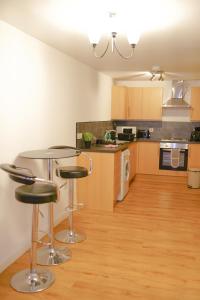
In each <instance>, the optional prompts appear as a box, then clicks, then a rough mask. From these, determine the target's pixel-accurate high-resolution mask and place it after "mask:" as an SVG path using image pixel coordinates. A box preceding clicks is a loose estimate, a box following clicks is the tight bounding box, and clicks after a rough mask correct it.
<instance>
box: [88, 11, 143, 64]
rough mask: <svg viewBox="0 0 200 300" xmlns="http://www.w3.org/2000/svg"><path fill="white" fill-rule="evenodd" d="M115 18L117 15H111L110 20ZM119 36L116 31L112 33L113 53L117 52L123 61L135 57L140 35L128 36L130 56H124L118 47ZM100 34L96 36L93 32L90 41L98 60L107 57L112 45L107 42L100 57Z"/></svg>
mask: <svg viewBox="0 0 200 300" xmlns="http://www.w3.org/2000/svg"><path fill="white" fill-rule="evenodd" d="M114 16H116V14H115V13H109V18H113V17H114ZM117 35H118V33H117V32H116V31H112V32H111V53H114V52H115V51H116V52H117V53H118V54H119V56H120V57H122V58H123V59H129V58H131V57H132V56H133V52H134V49H135V46H136V44H137V42H138V40H139V34H137V35H136V34H134V35H133V34H132V33H131V34H130V33H129V35H128V41H129V46H130V54H129V55H127V56H126V55H124V54H123V53H122V52H121V51H120V49H119V47H118V45H117V41H116V38H117ZM99 36H100V35H99V33H97V34H95V33H94V32H93V34H92V35H90V36H89V40H90V43H91V45H92V48H93V53H94V56H95V57H96V58H102V57H104V56H105V54H106V53H107V51H108V48H109V45H110V41H109V40H108V41H107V44H106V47H105V50H104V51H103V52H102V53H101V55H98V54H97V52H96V47H97V46H98V44H99Z"/></svg>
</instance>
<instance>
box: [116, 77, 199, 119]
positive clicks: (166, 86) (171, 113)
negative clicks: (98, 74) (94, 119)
mask: <svg viewBox="0 0 200 300" xmlns="http://www.w3.org/2000/svg"><path fill="white" fill-rule="evenodd" d="M117 84H118V85H123V86H128V87H162V88H163V103H165V102H166V101H167V100H168V99H170V98H171V91H172V81H170V80H165V81H119V82H117ZM185 85H186V86H187V93H186V95H185V100H186V102H188V103H190V96H191V87H192V86H200V80H191V81H185ZM162 121H176V122H190V110H189V109H185V108H178V109H177V108H164V109H163V113H162Z"/></svg>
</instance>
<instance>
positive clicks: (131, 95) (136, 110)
mask: <svg viewBox="0 0 200 300" xmlns="http://www.w3.org/2000/svg"><path fill="white" fill-rule="evenodd" d="M127 98H128V119H132V120H137V119H138V120H141V119H142V88H128V89H127Z"/></svg>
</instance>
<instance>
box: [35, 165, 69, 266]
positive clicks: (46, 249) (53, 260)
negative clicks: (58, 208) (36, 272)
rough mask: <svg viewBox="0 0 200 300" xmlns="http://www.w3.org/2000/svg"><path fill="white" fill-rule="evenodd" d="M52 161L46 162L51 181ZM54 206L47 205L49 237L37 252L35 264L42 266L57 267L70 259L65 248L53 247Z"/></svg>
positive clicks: (51, 204)
mask: <svg viewBox="0 0 200 300" xmlns="http://www.w3.org/2000/svg"><path fill="white" fill-rule="evenodd" d="M52 174H53V164H52V160H51V159H49V160H48V179H49V180H52V179H53V175H52ZM53 205H54V204H53V203H49V236H50V241H49V243H48V245H47V246H43V247H40V248H39V249H38V251H37V263H38V264H39V265H43V266H49V265H58V264H61V263H64V262H66V261H68V260H70V259H71V251H70V250H69V249H68V248H66V247H54V228H53V227H54V214H53V211H54V206H53Z"/></svg>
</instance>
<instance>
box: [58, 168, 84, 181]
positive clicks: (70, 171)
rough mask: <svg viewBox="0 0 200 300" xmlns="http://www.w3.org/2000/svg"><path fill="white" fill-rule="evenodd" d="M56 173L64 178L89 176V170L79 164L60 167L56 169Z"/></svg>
mask: <svg viewBox="0 0 200 300" xmlns="http://www.w3.org/2000/svg"><path fill="white" fill-rule="evenodd" d="M56 175H57V176H59V177H62V178H82V177H86V176H88V170H87V169H86V168H84V167H79V166H69V167H60V168H57V169H56Z"/></svg>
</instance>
